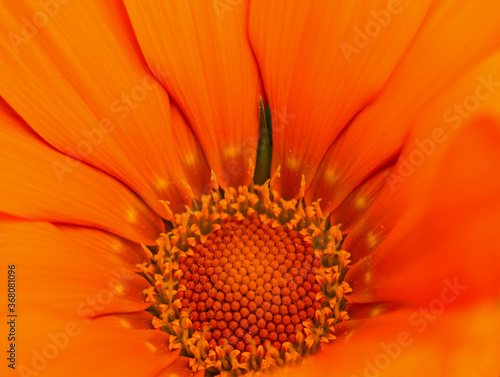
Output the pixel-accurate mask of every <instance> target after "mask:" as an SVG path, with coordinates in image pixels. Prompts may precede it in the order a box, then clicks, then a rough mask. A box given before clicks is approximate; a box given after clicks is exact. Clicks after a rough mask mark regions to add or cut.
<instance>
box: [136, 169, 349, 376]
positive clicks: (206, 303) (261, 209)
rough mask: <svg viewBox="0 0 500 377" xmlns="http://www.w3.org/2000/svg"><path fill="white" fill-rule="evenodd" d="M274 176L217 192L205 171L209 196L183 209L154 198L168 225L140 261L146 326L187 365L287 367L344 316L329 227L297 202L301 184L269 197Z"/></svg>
mask: <svg viewBox="0 0 500 377" xmlns="http://www.w3.org/2000/svg"><path fill="white" fill-rule="evenodd" d="M251 167H253V166H252V164H251ZM251 172H252V171H251ZM252 173H253V172H252ZM277 177H279V169H278V171H277V173H276V174H275V175H274V177H273V178H272V179H270V180H268V181H267V182H266V183H265V184H264V185H262V186H258V185H254V184H251V185H250V186H249V187H247V186H242V187H239V188H238V189H235V188H227V189H225V190H224V191H223V192H222V191H221V190H220V189H219V185H218V183H217V180H216V179H215V177H214V175H213V174H212V180H213V186H214V190H213V191H212V193H211V195H202V197H201V198H200V199H199V200H198V199H194V196H193V205H192V206H191V207H189V208H187V209H186V211H185V212H184V213H182V214H175V215H174V214H172V212H171V211H170V209H169V207H168V204H169V203H167V202H164V204H165V206H166V208H167V212H168V213H169V214H170V216H169V219H168V220H169V221H170V222H171V223H172V230H171V231H170V232H169V233H168V234H162V235H161V237H160V238H159V239H158V240H157V248H156V249H155V253H154V255H153V253H150V260H149V261H148V262H145V263H144V264H142V265H140V267H141V269H142V273H143V275H144V276H145V277H147V278H148V279H149V281H150V282H151V287H150V288H149V289H147V290H146V292H145V293H146V295H147V298H146V300H147V301H148V302H150V303H151V308H150V311H151V313H152V314H153V315H154V319H153V326H154V327H155V328H157V329H161V330H163V331H165V332H167V333H168V334H170V339H169V348H170V349H180V351H181V355H184V356H188V357H191V358H192V362H191V363H190V365H191V366H192V368H193V370H194V371H198V370H200V369H205V370H206V372H207V373H208V374H210V375H213V374H218V373H221V372H225V373H226V374H228V375H234V376H236V375H241V374H244V373H247V372H251V371H254V372H266V371H270V370H272V369H273V368H276V367H279V366H285V365H296V364H298V363H300V361H301V359H302V358H303V357H304V356H307V355H309V354H311V353H313V352H315V351H317V350H318V349H320V347H321V344H322V343H328V342H329V341H331V340H333V339H335V336H334V335H333V332H334V326H335V324H337V323H339V322H341V321H345V320H347V319H348V318H349V317H348V315H347V312H346V311H345V307H346V304H347V301H346V299H345V297H344V294H346V293H348V292H350V291H351V289H350V287H349V285H348V284H347V283H346V282H345V281H343V278H344V276H345V273H346V272H347V266H348V264H349V259H348V258H349V253H347V252H345V251H343V250H341V249H340V244H341V241H342V235H341V233H340V231H339V228H338V227H337V226H330V225H329V222H328V216H327V215H323V214H322V212H321V209H320V206H319V201H318V202H315V203H313V204H312V205H311V206H305V205H304V201H303V194H304V186H305V185H304V180H303V182H302V187H301V195H300V198H299V199H298V200H296V199H294V200H290V201H286V200H283V199H281V198H279V195H278V193H277V192H275V191H273V190H272V184H273V182H274V180H275V179H276V178H277ZM146 250H148V252H149V249H146Z"/></svg>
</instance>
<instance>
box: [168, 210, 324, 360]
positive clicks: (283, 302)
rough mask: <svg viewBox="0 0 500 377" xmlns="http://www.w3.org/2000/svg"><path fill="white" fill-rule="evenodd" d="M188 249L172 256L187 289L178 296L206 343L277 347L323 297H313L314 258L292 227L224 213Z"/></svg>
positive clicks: (317, 261) (295, 331)
mask: <svg viewBox="0 0 500 377" xmlns="http://www.w3.org/2000/svg"><path fill="white" fill-rule="evenodd" d="M194 250H195V253H194V255H193V256H186V257H182V258H179V262H180V263H181V266H180V270H181V271H182V273H183V277H182V279H181V280H180V282H179V283H180V285H182V286H185V287H186V290H185V291H181V292H178V294H177V297H178V298H180V299H181V304H182V309H181V310H182V311H187V312H188V315H189V319H190V320H191V321H192V322H193V329H194V330H195V331H197V330H204V331H205V339H206V340H207V341H208V344H209V346H210V348H211V349H215V348H216V346H217V345H219V346H221V347H223V346H226V345H227V346H228V347H227V348H228V349H229V350H230V351H231V350H232V349H234V348H236V349H238V350H240V351H245V350H246V351H249V352H251V350H252V347H258V346H260V345H263V346H264V347H265V348H268V347H269V346H273V347H274V348H275V349H276V350H278V351H279V350H281V348H282V345H283V344H284V343H286V342H290V343H292V344H293V343H295V342H296V340H297V334H298V333H301V335H302V337H305V336H306V334H305V333H304V326H303V325H302V322H303V321H305V320H306V319H308V318H310V319H312V318H314V313H315V311H316V310H320V309H321V308H322V306H323V304H324V303H325V298H324V297H322V298H321V299H320V300H316V295H317V293H319V292H321V286H320V285H319V284H318V283H317V282H316V275H315V272H316V270H317V269H318V268H319V267H320V266H321V260H320V259H319V258H318V257H317V256H315V255H314V249H313V248H312V247H311V244H310V243H308V242H305V241H304V236H303V235H300V234H299V233H298V232H297V231H295V230H285V229H284V228H283V227H282V226H278V227H276V228H272V227H271V226H269V225H268V224H263V223H262V221H260V220H259V219H258V216H257V215H253V216H251V218H249V219H245V220H242V221H238V220H235V219H228V220H227V221H226V222H224V223H223V224H222V225H221V229H219V230H217V231H216V232H213V233H210V235H209V236H208V239H207V241H205V243H201V242H200V241H198V242H197V244H196V246H195V247H194Z"/></svg>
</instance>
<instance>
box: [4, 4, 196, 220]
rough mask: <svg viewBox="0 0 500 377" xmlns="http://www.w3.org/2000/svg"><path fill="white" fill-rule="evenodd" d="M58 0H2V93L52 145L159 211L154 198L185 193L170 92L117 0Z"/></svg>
mask: <svg viewBox="0 0 500 377" xmlns="http://www.w3.org/2000/svg"><path fill="white" fill-rule="evenodd" d="M61 3H62V2H59V3H58V2H50V1H49V2H48V3H47V2H43V4H45V5H43V4H42V3H41V2H40V1H38V0H27V1H23V2H22V3H8V4H7V3H4V4H2V5H0V15H1V17H2V25H1V26H0V28H1V30H2V33H5V35H6V36H7V37H6V38H2V41H0V52H1V55H2V59H1V60H0V87H1V89H0V92H1V95H2V96H3V97H4V98H5V99H6V101H7V102H8V103H9V104H10V105H11V106H12V107H13V108H14V109H15V110H16V111H17V112H18V113H19V114H20V115H21V117H22V118H23V119H24V120H25V121H26V122H27V123H28V124H29V125H30V126H31V127H32V128H33V129H34V130H35V131H36V132H37V133H38V134H39V135H40V136H42V138H44V139H45V140H46V141H47V142H48V143H49V144H51V145H52V146H54V147H55V148H56V149H58V150H59V151H61V152H63V153H66V154H68V155H70V156H72V157H74V158H76V159H78V160H82V161H85V162H87V163H89V164H90V165H93V166H95V167H98V168H99V169H101V170H103V171H106V172H107V173H109V174H111V175H113V176H115V177H117V178H118V179H120V180H121V181H123V182H124V183H125V184H127V185H128V186H129V187H130V188H132V189H133V190H134V191H135V192H137V193H138V194H139V195H140V196H141V197H142V198H143V199H144V200H145V201H146V203H148V204H149V205H150V206H151V208H153V209H154V210H155V211H156V212H157V213H159V214H162V215H164V214H165V209H164V207H163V206H162V205H161V204H160V203H159V202H158V200H159V199H165V200H169V201H171V202H181V201H182V200H187V197H186V193H185V190H184V186H183V185H182V183H181V180H182V179H183V176H184V173H183V167H182V165H181V163H180V162H179V160H178V157H177V152H176V150H175V149H174V148H172V145H173V144H172V143H173V140H174V135H173V132H172V124H171V121H170V119H171V117H170V105H169V98H168V95H167V93H166V91H165V90H164V89H163V88H162V86H161V85H160V84H159V83H158V82H157V80H156V79H155V77H154V76H153V75H152V74H151V71H150V70H149V68H148V67H147V66H146V64H145V62H144V60H143V58H142V53H141V51H140V50H139V48H138V46H137V43H136V40H135V36H134V33H133V31H132V29H131V27H130V24H129V21H128V17H127V14H126V12H125V9H124V7H123V5H122V4H121V3H120V2H119V1H106V2H102V1H87V2H85V3H80V2H75V3H68V2H64V3H65V4H61ZM37 25H38V26H37ZM153 68H154V67H153ZM187 147H188V146H187V145H185V144H184V143H179V144H178V145H176V148H187ZM184 152H185V153H186V154H188V153H190V152H191V151H190V150H186V149H184Z"/></svg>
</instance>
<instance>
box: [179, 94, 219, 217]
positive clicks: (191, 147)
mask: <svg viewBox="0 0 500 377" xmlns="http://www.w3.org/2000/svg"><path fill="white" fill-rule="evenodd" d="M170 111H171V112H170V113H171V115H172V125H173V127H174V136H175V140H176V144H177V145H179V146H181V145H182V148H175V149H176V151H177V153H178V156H179V160H180V161H181V163H182V164H183V166H184V170H185V173H186V178H187V182H189V184H190V185H191V188H192V189H193V192H194V193H195V195H196V196H197V197H200V196H201V194H208V193H210V191H211V189H212V188H211V187H212V185H211V183H210V182H211V181H210V167H209V166H208V163H207V159H206V157H205V154H204V153H203V149H202V148H201V146H200V143H199V141H198V139H197V138H196V136H195V134H194V133H193V130H192V129H191V127H190V125H189V123H188V121H187V120H186V118H185V117H184V114H182V111H181V110H180V109H179V107H178V106H177V105H176V104H175V103H174V102H171V108H170ZM179 204H181V203H179ZM189 204H191V203H189ZM172 205H173V203H172ZM185 209H186V208H185V207H184V206H182V205H180V206H179V210H178V211H177V212H184V211H185ZM172 210H174V208H172ZM174 212H175V211H174Z"/></svg>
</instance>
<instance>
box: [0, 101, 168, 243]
mask: <svg viewBox="0 0 500 377" xmlns="http://www.w3.org/2000/svg"><path fill="white" fill-rule="evenodd" d="M0 135H1V136H0V145H1V147H0V156H1V158H0V171H2V175H1V177H0V181H1V184H0V211H1V212H2V213H5V214H8V215H12V216H17V217H21V218H25V219H30V220H42V221H50V222H58V223H69V224H78V225H84V226H91V227H96V228H100V229H103V230H107V231H109V232H112V233H115V234H117V235H120V236H122V237H125V238H128V239H130V240H133V241H136V242H144V243H147V244H151V243H154V240H155V239H156V237H157V235H158V234H159V232H160V231H162V230H163V224H162V222H161V219H160V217H159V216H157V215H156V214H154V213H153V212H152V211H151V209H150V208H149V207H148V206H147V205H146V204H144V202H143V201H142V200H141V199H140V198H138V197H137V196H136V195H135V194H134V193H133V192H131V191H130V190H129V189H128V188H127V187H126V186H124V185H123V184H122V183H121V182H119V181H117V180H116V179H114V178H113V177H110V176H109V175H107V174H105V173H103V172H101V171H99V170H97V169H95V168H92V167H90V166H88V165H86V164H85V163H83V162H81V161H78V160H75V159H73V158H71V157H68V156H65V155H64V154H61V153H59V152H57V151H55V150H54V149H52V148H51V147H50V146H48V145H47V144H46V143H45V142H44V141H43V140H41V139H40V138H39V137H37V136H36V135H34V134H33V132H31V131H30V130H29V128H28V126H27V125H26V124H25V123H23V122H22V120H21V119H20V118H19V117H18V116H17V115H16V114H13V113H9V112H6V111H2V112H0Z"/></svg>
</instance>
